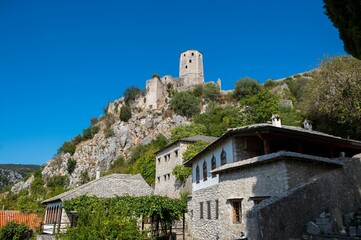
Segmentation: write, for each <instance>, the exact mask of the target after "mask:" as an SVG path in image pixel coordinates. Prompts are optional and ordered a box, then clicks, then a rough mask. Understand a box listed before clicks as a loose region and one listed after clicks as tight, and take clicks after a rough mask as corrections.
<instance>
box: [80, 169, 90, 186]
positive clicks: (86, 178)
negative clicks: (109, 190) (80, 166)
mask: <svg viewBox="0 0 361 240" xmlns="http://www.w3.org/2000/svg"><path fill="white" fill-rule="evenodd" d="M89 181H90V177H89V174H88V171H87V170H84V171H82V172H81V173H80V181H79V183H80V184H84V183H87V182H89Z"/></svg>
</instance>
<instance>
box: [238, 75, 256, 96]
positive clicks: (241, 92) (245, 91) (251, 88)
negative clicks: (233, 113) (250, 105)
mask: <svg viewBox="0 0 361 240" xmlns="http://www.w3.org/2000/svg"><path fill="white" fill-rule="evenodd" d="M261 89H262V85H261V84H259V83H258V82H257V81H256V80H254V79H252V78H249V77H246V78H241V79H240V80H238V81H237V82H236V84H235V86H234V97H235V98H236V99H238V100H239V99H242V98H245V97H247V96H249V95H254V94H256V93H258V92H259V91H260V90H261Z"/></svg>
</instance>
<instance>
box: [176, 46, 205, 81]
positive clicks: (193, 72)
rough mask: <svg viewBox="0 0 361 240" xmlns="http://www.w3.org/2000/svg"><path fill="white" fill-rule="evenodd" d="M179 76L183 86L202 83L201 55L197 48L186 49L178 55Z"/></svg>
mask: <svg viewBox="0 0 361 240" xmlns="http://www.w3.org/2000/svg"><path fill="white" fill-rule="evenodd" d="M179 78H181V79H183V85H184V86H192V85H197V84H203V83H204V75H203V57H202V54H201V53H200V52H198V51H197V50H188V51H185V52H183V53H181V55H180V62H179Z"/></svg>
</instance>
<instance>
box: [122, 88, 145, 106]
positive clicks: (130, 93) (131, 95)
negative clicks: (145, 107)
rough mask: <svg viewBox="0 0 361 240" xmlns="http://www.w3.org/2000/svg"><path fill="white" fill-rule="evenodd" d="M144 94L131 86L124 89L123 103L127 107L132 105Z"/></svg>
mask: <svg viewBox="0 0 361 240" xmlns="http://www.w3.org/2000/svg"><path fill="white" fill-rule="evenodd" d="M143 94H144V92H143V91H142V90H140V89H139V88H138V87H135V86H131V87H128V88H127V89H125V91H124V93H123V95H124V101H125V103H126V104H127V105H129V104H130V103H132V102H133V101H134V100H135V99H137V98H138V97H139V96H142V95H143Z"/></svg>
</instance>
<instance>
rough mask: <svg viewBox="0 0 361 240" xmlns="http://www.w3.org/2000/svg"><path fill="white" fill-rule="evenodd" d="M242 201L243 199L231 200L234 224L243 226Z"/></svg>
mask: <svg viewBox="0 0 361 240" xmlns="http://www.w3.org/2000/svg"><path fill="white" fill-rule="evenodd" d="M242 200H243V199H242V198H239V199H232V200H231V207H232V222H233V224H242V217H243V216H242Z"/></svg>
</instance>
